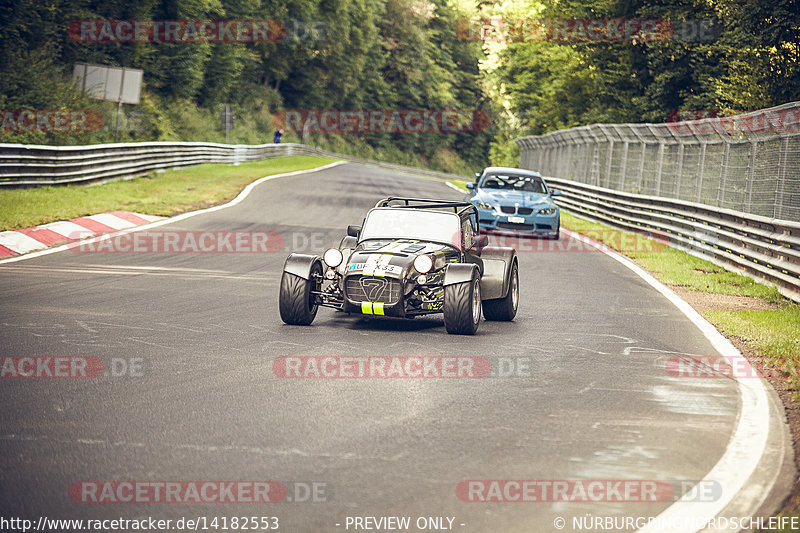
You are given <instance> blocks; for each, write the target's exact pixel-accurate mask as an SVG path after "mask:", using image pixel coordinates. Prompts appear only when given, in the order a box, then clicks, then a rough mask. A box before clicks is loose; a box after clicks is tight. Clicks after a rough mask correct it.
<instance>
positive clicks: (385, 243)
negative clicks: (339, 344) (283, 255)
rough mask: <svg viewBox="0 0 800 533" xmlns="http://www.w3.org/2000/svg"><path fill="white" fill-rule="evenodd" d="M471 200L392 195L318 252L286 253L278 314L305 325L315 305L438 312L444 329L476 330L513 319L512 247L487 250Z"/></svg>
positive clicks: (368, 311) (404, 313) (399, 313)
mask: <svg viewBox="0 0 800 533" xmlns="http://www.w3.org/2000/svg"><path fill="white" fill-rule="evenodd" d="M478 223H479V221H478V211H477V209H476V208H475V206H473V205H472V204H470V203H468V202H453V201H448V200H431V199H418V198H399V197H390V198H386V199H384V200H381V201H380V202H378V204H377V205H376V206H375V207H374V208H373V209H371V210H370V211H369V213H367V216H366V218H365V219H364V222H363V224H362V226H361V227H358V226H349V227H348V228H347V236H345V237H344V238H343V239H342V241H341V243H340V244H339V247H338V248H331V249H329V250H327V251H326V252H325V253H324V254H323V255H322V257H320V256H317V255H307V254H291V255H289V257H288V258H287V259H286V263H285V265H284V267H283V276H282V278H281V286H280V295H279V303H280V313H281V319H283V321H284V322H286V323H287V324H296V325H309V324H311V322H313V320H314V317H315V316H316V314H317V309H318V308H319V307H320V306H323V307H333V308H334V309H338V310H340V311H344V312H347V313H360V314H363V315H383V316H395V317H406V318H413V317H414V316H417V315H427V314H431V313H443V314H444V324H445V328H446V329H447V332H448V333H458V334H467V335H471V334H474V333H475V332H476V331H477V330H478V325H479V323H480V318H481V308H482V309H483V315H484V316H485V318H486V319H487V320H513V319H514V316H515V315H516V314H517V307H518V304H519V274H518V269H519V267H518V264H517V257H516V251H515V250H514V249H513V248H491V249H489V248H484V247H485V246H486V243H487V238H486V236H485V235H481V234H480V231H479V230H480V228H479V227H478Z"/></svg>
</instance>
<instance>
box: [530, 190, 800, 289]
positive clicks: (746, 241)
mask: <svg viewBox="0 0 800 533" xmlns="http://www.w3.org/2000/svg"><path fill="white" fill-rule="evenodd" d="M546 180H547V183H548V184H549V185H551V186H554V187H557V188H558V189H560V190H561V191H562V193H563V194H562V196H560V197H558V198H557V203H558V204H559V206H561V207H563V208H564V209H566V210H568V211H570V212H573V213H575V214H577V215H579V216H582V217H585V218H589V219H592V220H596V221H600V222H605V223H607V224H610V225H613V226H617V227H620V228H623V229H626V230H632V231H642V230H647V231H649V232H655V233H660V234H661V235H662V236H663V237H664V238H665V239H667V240H668V241H669V242H668V244H669V245H670V246H673V247H675V248H678V249H682V250H685V251H687V252H689V253H691V254H693V255H697V256H700V257H702V258H704V259H708V260H710V261H712V262H714V263H716V264H719V265H720V266H723V267H725V268H727V269H729V270H733V271H738V272H740V273H744V274H748V275H750V276H753V277H755V278H758V279H760V280H762V281H767V282H769V283H771V284H773V285H775V286H776V287H777V288H778V289H779V290H780V291H781V292H782V293H783V294H784V295H786V296H787V297H789V298H791V299H793V300H795V301H800V222H791V221H786V220H779V219H772V218H767V217H762V216H758V215H753V214H748V213H742V212H739V211H734V210H731V209H725V208H718V207H712V206H708V205H703V204H698V203H694V202H688V201H684V200H675V199H670V198H663V197H658V196H647V195H641V194H633V193H628V192H622V191H617V190H613V189H607V188H603V187H598V186H595V185H588V184H585V183H579V182H576V181H572V180H565V179H560V178H546Z"/></svg>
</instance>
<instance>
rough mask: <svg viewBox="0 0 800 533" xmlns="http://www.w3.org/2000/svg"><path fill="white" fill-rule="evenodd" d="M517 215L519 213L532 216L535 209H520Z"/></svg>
mask: <svg viewBox="0 0 800 533" xmlns="http://www.w3.org/2000/svg"><path fill="white" fill-rule="evenodd" d="M517 213H519V214H520V215H530V214H531V213H533V208H532V207H520V208H518V209H517Z"/></svg>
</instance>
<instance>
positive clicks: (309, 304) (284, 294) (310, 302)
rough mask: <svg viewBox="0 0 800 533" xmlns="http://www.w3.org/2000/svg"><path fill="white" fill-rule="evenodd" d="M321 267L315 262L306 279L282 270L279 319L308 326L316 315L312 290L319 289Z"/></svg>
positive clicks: (296, 324) (316, 307) (295, 324)
mask: <svg viewBox="0 0 800 533" xmlns="http://www.w3.org/2000/svg"><path fill="white" fill-rule="evenodd" d="M321 280H322V267H321V266H320V264H319V263H315V264H314V266H312V267H311V272H310V273H309V276H308V279H304V278H301V277H300V276H296V275H294V274H290V273H288V272H284V273H283V276H281V288H280V294H279V295H278V303H279V308H280V312H281V320H283V321H284V322H285V323H287V324H290V325H293V326H309V325H311V323H312V322H313V321H314V318H315V317H316V316H317V309H318V307H319V306H318V305H317V303H316V297H315V296H314V294H313V292H312V291H318V290H319V289H320V285H321Z"/></svg>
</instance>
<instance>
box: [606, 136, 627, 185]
mask: <svg viewBox="0 0 800 533" xmlns="http://www.w3.org/2000/svg"><path fill="white" fill-rule="evenodd" d="M629 144H630V143H629V142H628V141H625V142H624V143H622V162H621V163H620V169H619V187H617V188H618V189H619V190H623V189H625V172H626V171H627V170H628V145H629ZM609 179H610V178H609ZM609 183H610V181H609ZM609 187H610V185H609Z"/></svg>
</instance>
